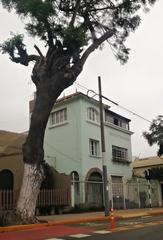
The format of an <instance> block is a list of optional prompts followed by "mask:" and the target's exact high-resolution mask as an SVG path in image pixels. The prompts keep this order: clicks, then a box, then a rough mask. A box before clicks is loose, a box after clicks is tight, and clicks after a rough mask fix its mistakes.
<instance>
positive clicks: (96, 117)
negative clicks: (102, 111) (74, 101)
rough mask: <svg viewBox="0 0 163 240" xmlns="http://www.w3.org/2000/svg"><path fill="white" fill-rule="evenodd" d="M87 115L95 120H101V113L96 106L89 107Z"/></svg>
mask: <svg viewBox="0 0 163 240" xmlns="http://www.w3.org/2000/svg"><path fill="white" fill-rule="evenodd" d="M87 117H88V119H89V120H91V121H93V122H99V113H98V111H97V110H96V109H94V108H91V107H90V108H88V110H87Z"/></svg>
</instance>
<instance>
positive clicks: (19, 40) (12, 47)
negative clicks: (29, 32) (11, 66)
mask: <svg viewBox="0 0 163 240" xmlns="http://www.w3.org/2000/svg"><path fill="white" fill-rule="evenodd" d="M23 37H24V36H23V35H22V34H17V35H14V34H13V37H11V38H10V39H7V40H6V41H5V42H3V44H1V45H0V51H1V52H2V54H5V53H8V54H9V55H10V56H11V57H13V56H14V53H15V51H16V48H17V47H22V48H24V47H25V45H24V44H23Z"/></svg>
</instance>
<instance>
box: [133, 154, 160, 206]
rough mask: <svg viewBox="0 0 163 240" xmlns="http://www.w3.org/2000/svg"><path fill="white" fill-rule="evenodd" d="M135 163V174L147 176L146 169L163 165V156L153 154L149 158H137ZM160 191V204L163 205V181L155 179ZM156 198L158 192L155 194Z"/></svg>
mask: <svg viewBox="0 0 163 240" xmlns="http://www.w3.org/2000/svg"><path fill="white" fill-rule="evenodd" d="M132 165H133V174H134V176H136V177H141V178H142V177H143V178H144V177H145V171H146V170H149V169H151V168H157V167H158V168H160V167H163V157H158V156H153V157H147V158H140V159H139V158H136V159H135V161H134V162H133V163H132ZM155 182H156V184H157V185H158V186H157V189H158V190H157V192H158V197H157V198H158V201H159V206H162V205H163V181H159V180H155ZM155 198H156V194H155Z"/></svg>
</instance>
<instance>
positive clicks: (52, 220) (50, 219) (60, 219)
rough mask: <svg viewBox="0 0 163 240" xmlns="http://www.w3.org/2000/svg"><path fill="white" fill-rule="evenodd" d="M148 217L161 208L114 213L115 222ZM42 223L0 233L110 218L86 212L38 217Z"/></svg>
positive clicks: (160, 213) (99, 213)
mask: <svg viewBox="0 0 163 240" xmlns="http://www.w3.org/2000/svg"><path fill="white" fill-rule="evenodd" d="M150 215H163V208H153V209H148V208H145V209H130V210H129V209H125V210H116V211H115V212H114V216H115V220H118V219H129V218H134V217H141V216H142V217H143V216H144V217H145V216H150ZM38 218H39V219H40V220H42V221H46V222H43V223H39V224H29V225H17V226H16V225H15V226H9V227H0V233H2V232H12V231H20V230H27V229H34V228H35V229H36V228H42V227H48V226H55V225H61V224H75V223H82V222H95V221H104V220H108V221H109V220H110V216H108V217H105V215H104V212H87V213H74V214H60V215H51V216H40V217H38Z"/></svg>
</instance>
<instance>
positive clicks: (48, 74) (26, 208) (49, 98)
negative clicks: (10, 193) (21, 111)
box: [16, 48, 81, 223]
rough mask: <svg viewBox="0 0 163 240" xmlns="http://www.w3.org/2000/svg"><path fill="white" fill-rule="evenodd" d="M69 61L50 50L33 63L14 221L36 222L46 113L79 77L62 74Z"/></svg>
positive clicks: (41, 179) (41, 175)
mask: <svg viewBox="0 0 163 240" xmlns="http://www.w3.org/2000/svg"><path fill="white" fill-rule="evenodd" d="M69 61H70V58H69V57H68V58H65V55H64V52H63V51H62V52H61V51H60V49H59V48H57V49H56V48H54V49H53V48H52V50H51V51H50V50H49V52H48V54H47V58H45V59H42V60H41V61H39V62H37V63H36V64H35V66H34V69H33V75H32V80H33V82H34V83H35V85H36V88H37V93H36V101H35V107H34V110H33V113H32V117H31V124H30V129H29V133H28V137H27V140H26V142H25V144H24V145H23V160H24V164H25V165H24V177H23V182H22V186H21V191H20V195H19V199H18V204H17V210H16V215H17V218H18V219H19V221H20V222H22V223H33V222H35V221H36V219H35V208H36V202H37V197H38V194H39V190H40V187H41V183H42V181H43V179H44V171H43V164H44V150H43V143H44V134H45V129H46V125H47V121H48V118H49V115H50V112H51V110H52V108H53V106H54V103H55V102H56V100H57V98H58V97H59V95H60V94H61V92H62V91H63V90H64V89H65V88H67V87H68V86H70V85H71V84H72V83H73V82H74V80H75V79H76V77H77V75H78V74H79V71H77V73H76V74H74V73H73V74H69V73H68V74H67V73H66V71H67V64H69ZM80 71H81V69H80Z"/></svg>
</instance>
